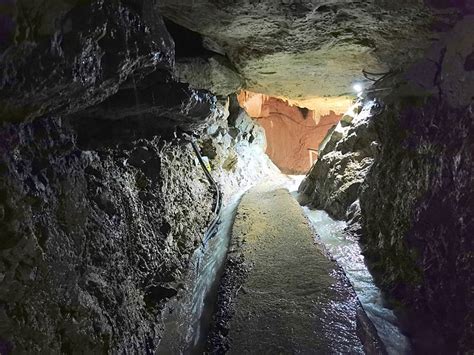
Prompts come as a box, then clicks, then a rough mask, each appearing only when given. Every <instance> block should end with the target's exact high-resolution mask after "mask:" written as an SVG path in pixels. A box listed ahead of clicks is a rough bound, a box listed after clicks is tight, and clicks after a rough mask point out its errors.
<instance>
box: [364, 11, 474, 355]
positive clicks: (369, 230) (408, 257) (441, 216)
mask: <svg viewBox="0 0 474 355" xmlns="http://www.w3.org/2000/svg"><path fill="white" fill-rule="evenodd" d="M472 38H474V16H468V17H466V18H465V19H464V20H462V21H460V22H459V23H458V24H457V25H456V27H455V28H454V29H453V31H452V32H451V33H450V34H449V35H448V36H447V37H446V38H444V39H443V41H441V42H440V43H439V44H438V45H437V46H436V47H435V48H433V50H432V51H431V52H430V54H429V56H428V57H427V58H426V59H425V60H424V61H422V62H420V63H418V64H417V65H415V66H414V67H413V68H412V69H411V70H410V71H409V73H408V74H407V75H406V76H407V77H408V78H409V83H408V84H405V85H402V86H401V87H400V89H399V90H394V92H393V93H392V94H391V95H389V96H388V97H386V98H384V101H385V102H386V104H387V108H386V110H385V112H384V113H383V115H382V116H380V118H379V119H378V120H376V121H375V129H376V131H377V136H378V140H379V141H380V145H381V146H380V153H379V154H377V156H376V159H375V162H374V165H373V166H372V168H371V170H370V172H369V174H368V175H367V179H366V182H365V183H364V185H365V186H364V188H363V190H362V194H361V196H360V205H361V211H362V217H363V219H362V220H363V227H364V234H363V239H362V241H363V244H364V246H365V250H366V255H367V256H368V258H369V260H370V261H371V265H372V267H373V269H374V270H375V271H376V274H377V275H378V280H379V282H381V284H382V285H383V286H385V288H386V289H389V290H390V291H391V293H392V295H394V296H395V297H396V299H397V300H398V301H401V302H402V304H403V305H404V307H406V308H407V309H408V310H409V311H410V314H409V316H408V321H407V325H408V327H409V329H410V332H412V334H414V335H415V337H414V345H415V348H417V349H418V350H419V351H423V352H432V353H443V352H444V353H446V352H458V351H459V352H461V353H469V352H472V350H473V349H474V343H473V339H474V332H473V329H472V324H474V311H473V309H472V298H473V291H472V290H473V288H474V281H473V278H472V270H473V267H474V263H473V258H472V251H473V250H474V240H473V238H472V230H471V226H472V223H473V219H474V217H473V216H474V207H473V203H472V201H473V198H474V178H473V166H474V158H473V152H474V140H473V134H474V125H473V122H474V116H473V97H472V93H473V92H474V71H473V69H474V68H473V67H472V66H471V65H469V63H470V59H469V58H472V56H473V53H474V46H473V42H472ZM420 68H424V72H423V73H424V75H420ZM459 78H462V79H461V80H459ZM387 84H389V85H390V83H389V82H387V81H385V82H384V83H381V84H380V85H387Z"/></svg>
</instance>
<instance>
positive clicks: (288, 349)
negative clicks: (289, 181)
mask: <svg viewBox="0 0 474 355" xmlns="http://www.w3.org/2000/svg"><path fill="white" fill-rule="evenodd" d="M233 245H234V247H233V248H234V253H236V252H241V253H242V255H243V257H244V260H245V264H246V265H247V266H248V267H249V268H250V271H249V272H248V274H247V277H246V281H245V282H244V283H243V284H242V285H241V287H240V290H239V292H238V293H237V296H236V300H234V301H235V305H234V311H235V313H234V316H233V317H232V320H231V321H230V332H229V337H230V339H231V344H232V345H231V348H230V353H233V354H249V353H251V354H334V353H345V354H348V353H350V354H359V353H364V350H363V345H362V342H361V340H360V339H359V338H358V336H357V334H356V317H357V313H358V312H360V305H359V303H358V301H357V298H356V296H355V293H354V291H353V289H352V287H351V286H350V284H349V282H348V280H347V278H346V277H345V275H344V274H343V273H342V271H341V270H340V268H339V267H338V266H337V265H336V264H335V263H334V262H332V261H330V260H329V259H328V258H327V257H326V255H325V253H324V252H323V251H322V250H321V249H320V246H318V245H316V244H315V243H314V232H313V230H312V228H311V226H310V225H309V223H308V221H307V220H306V217H305V216H304V214H303V211H302V210H301V208H300V206H299V205H298V203H297V202H296V201H295V200H294V198H293V197H292V196H290V194H289V193H288V191H287V190H286V189H282V188H275V187H274V186H271V185H259V186H257V187H255V188H253V189H252V190H250V191H249V192H248V193H247V194H246V195H245V196H244V197H243V199H242V202H241V203H240V206H239V208H238V211H237V217H236V219H235V222H234V227H233ZM235 245H239V248H238V250H237V251H236V250H235Z"/></svg>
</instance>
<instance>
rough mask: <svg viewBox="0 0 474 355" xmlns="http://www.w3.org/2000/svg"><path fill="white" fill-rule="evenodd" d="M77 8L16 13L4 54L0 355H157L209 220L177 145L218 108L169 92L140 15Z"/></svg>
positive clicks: (143, 8) (158, 32) (119, 6)
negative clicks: (172, 302) (166, 319)
mask: <svg viewBox="0 0 474 355" xmlns="http://www.w3.org/2000/svg"><path fill="white" fill-rule="evenodd" d="M74 4H75V2H74V1H70V2H69V1H68V2H62V1H57V2H54V4H53V3H51V6H52V7H50V6H45V7H44V8H41V7H38V6H36V5H37V4H36V3H35V4H25V2H24V1H19V2H18V3H16V4H12V7H13V8H16V9H17V10H18V9H20V7H21V6H22V5H25V7H24V8H21V11H23V12H21V11H20V10H18V12H17V15H16V17H14V19H16V24H14V25H15V26H16V27H15V36H13V37H14V38H13V37H10V38H9V39H8V40H9V41H10V42H3V43H2V46H5V45H7V46H8V45H9V47H8V48H7V49H6V50H5V51H4V52H3V53H2V55H1V56H0V77H1V80H0V100H1V105H0V107H1V108H0V111H1V112H0V115H1V122H0V344H1V346H2V348H1V350H0V352H2V353H3V352H4V349H3V347H4V345H5V346H6V347H7V348H9V349H11V350H13V352H15V353H16V352H19V353H31V352H33V353H41V352H52V353H71V352H74V351H80V352H85V353H146V352H150V353H153V352H154V351H155V350H156V346H157V343H158V342H159V340H160V337H161V333H162V324H161V311H162V308H163V305H164V303H165V302H166V301H167V299H169V298H170V297H173V296H174V295H176V293H177V292H178V290H179V289H180V287H181V282H182V280H183V277H184V275H185V274H186V272H187V266H188V261H189V256H190V255H191V253H192V252H193V251H194V249H195V247H196V245H197V244H198V243H199V238H200V236H201V235H202V234H203V233H204V231H205V229H206V227H207V225H208V223H209V220H210V219H211V217H213V216H212V212H211V211H212V207H213V204H214V196H213V193H212V190H211V189H210V186H209V182H208V181H207V179H206V177H205V174H204V172H203V171H202V169H201V167H200V166H199V165H198V164H196V161H195V156H194V153H193V151H192V149H191V147H190V146H189V144H188V143H186V142H185V141H183V140H182V139H178V138H173V137H175V136H174V134H173V132H174V131H175V130H177V129H178V128H179V129H180V130H196V131H198V130H200V129H202V128H203V126H204V125H206V124H207V123H209V122H214V121H216V120H219V119H222V114H221V111H222V108H221V107H220V106H219V105H218V103H217V100H216V98H215V97H214V96H213V95H212V94H211V93H209V92H206V91H200V90H196V89H191V88H189V86H188V85H186V84H183V83H179V82H176V81H175V80H174V79H173V70H174V69H173V63H174V44H173V40H172V39H171V37H170V35H169V34H168V32H167V31H166V29H165V27H164V23H163V21H162V19H161V17H160V16H159V14H158V13H157V12H156V11H149V10H150V8H149V7H148V5H149V3H146V4H145V3H144V2H143V3H140V2H135V3H132V2H126V3H125V2H121V1H110V2H102V1H92V2H87V3H84V4H82V3H81V4H79V5H78V6H76V7H74ZM53 5H54V6H53ZM56 5H57V6H56ZM49 10H51V12H48V11H49ZM68 10H70V12H67V11H68ZM25 11H26V13H25ZM32 14H36V15H35V16H36V17H33V18H30V17H28V16H32ZM25 16H26V17H25ZM27 20H28V21H29V22H28V21H27ZM31 21H33V22H31ZM34 21H37V22H34ZM2 48H3V47H2ZM157 135H160V136H161V138H157V137H156V136H157ZM165 138H166V139H167V140H165Z"/></svg>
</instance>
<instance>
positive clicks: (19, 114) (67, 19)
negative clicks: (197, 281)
mask: <svg viewBox="0 0 474 355" xmlns="http://www.w3.org/2000/svg"><path fill="white" fill-rule="evenodd" d="M18 6H21V4H20V3H19V4H18ZM147 10H148V9H147V5H143V7H139V9H138V11H137V10H135V8H133V7H130V6H126V5H124V4H122V3H121V2H120V1H111V2H107V3H103V2H101V1H91V2H90V4H89V5H79V6H77V7H74V8H73V9H72V10H71V11H70V12H68V13H66V14H65V15H64V16H59V15H58V14H57V13H54V12H53V13H51V14H50V13H48V8H47V7H45V8H41V9H37V10H35V11H37V12H38V14H37V15H35V16H37V17H38V18H39V19H43V18H46V19H48V21H50V22H51V23H55V22H56V23H57V24H58V25H57V28H54V31H52V33H50V35H49V36H46V37H44V36H39V35H38V36H35V37H32V38H26V39H25V40H23V41H21V42H19V43H17V44H14V45H11V46H10V47H8V49H6V50H5V51H4V53H3V54H2V56H1V58H0V73H1V81H0V90H1V91H0V102H1V109H0V118H1V119H2V120H7V121H15V120H22V119H25V118H30V119H31V118H34V117H38V116H40V115H44V114H47V113H55V114H63V113H70V112H76V111H78V110H81V109H83V108H85V107H88V106H90V105H92V104H95V103H99V102H101V101H103V100H104V99H105V98H107V97H109V96H110V95H112V94H114V93H116V92H117V90H118V88H119V86H120V85H121V84H127V80H128V81H129V84H132V83H133V82H136V81H139V80H140V79H142V78H143V77H144V76H145V75H147V74H149V73H151V72H152V71H154V70H155V69H170V68H171V67H172V64H173V60H174V47H173V44H172V40H171V37H170V36H169V34H168V32H167V31H166V29H165V27H164V24H163V21H162V19H161V17H160V16H159V15H158V14H157V13H156V12H150V11H147ZM142 12H143V16H141V14H142ZM60 13H61V14H62V12H60ZM55 15H58V17H57V18H56V17H55ZM38 21H39V20H38ZM28 31H31V30H30V29H28Z"/></svg>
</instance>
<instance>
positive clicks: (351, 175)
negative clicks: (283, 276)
mask: <svg viewBox="0 0 474 355" xmlns="http://www.w3.org/2000/svg"><path fill="white" fill-rule="evenodd" d="M373 111H377V107H375V105H374V103H373V102H367V103H366V104H364V105H363V107H362V103H360V102H359V103H357V104H356V105H354V106H353V107H352V109H351V110H349V111H348V112H347V113H346V114H345V115H344V116H343V117H342V120H341V122H340V123H339V124H337V125H336V126H334V127H333V128H332V129H331V130H330V131H329V132H328V135H327V136H326V138H325V139H324V140H323V141H322V143H321V145H320V146H319V150H320V152H321V153H320V155H319V157H318V160H317V161H316V163H315V164H314V165H313V166H312V168H311V170H310V171H309V173H308V175H307V176H306V178H305V179H304V180H303V182H302V184H301V186H300V187H299V191H300V192H301V194H302V197H301V201H302V203H304V204H308V205H309V206H311V207H312V208H319V209H324V210H326V211H327V212H328V213H330V214H331V215H332V216H333V217H335V218H336V219H345V218H346V213H347V212H348V208H349V207H350V206H351V205H352V204H353V203H354V202H355V201H356V200H357V198H358V196H359V190H360V186H361V184H362V182H363V181H364V179H365V176H366V174H367V172H368V171H369V169H370V166H371V165H372V162H373V156H374V154H375V152H376V150H377V142H376V140H375V138H376V136H375V132H374V129H373V123H372V121H371V119H370V116H371V115H372V112H373Z"/></svg>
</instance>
